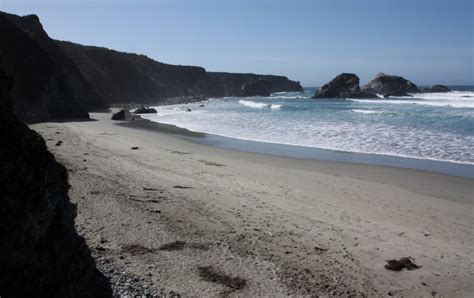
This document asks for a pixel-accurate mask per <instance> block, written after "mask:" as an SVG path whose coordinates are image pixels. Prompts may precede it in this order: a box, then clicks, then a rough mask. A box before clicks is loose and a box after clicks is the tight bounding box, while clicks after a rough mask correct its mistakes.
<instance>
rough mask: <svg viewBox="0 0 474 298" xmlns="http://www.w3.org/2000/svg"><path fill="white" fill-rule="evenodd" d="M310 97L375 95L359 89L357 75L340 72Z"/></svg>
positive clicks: (366, 96)
mask: <svg viewBox="0 0 474 298" xmlns="http://www.w3.org/2000/svg"><path fill="white" fill-rule="evenodd" d="M312 98H377V95H375V94H373V93H371V92H364V91H362V90H360V86H359V77H358V76H357V75H355V74H353V73H342V74H340V75H338V76H336V77H335V78H334V79H332V80H331V81H330V82H329V83H327V84H325V85H324V86H322V87H321V88H319V90H318V91H316V93H315V94H314V95H313V97H312Z"/></svg>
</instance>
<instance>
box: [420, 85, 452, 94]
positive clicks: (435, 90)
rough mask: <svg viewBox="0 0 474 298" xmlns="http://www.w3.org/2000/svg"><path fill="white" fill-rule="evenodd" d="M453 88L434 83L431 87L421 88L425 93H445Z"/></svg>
mask: <svg viewBox="0 0 474 298" xmlns="http://www.w3.org/2000/svg"><path fill="white" fill-rule="evenodd" d="M449 91H451V89H449V88H448V87H446V86H444V85H433V86H431V87H426V88H423V90H421V92H423V93H444V92H449Z"/></svg>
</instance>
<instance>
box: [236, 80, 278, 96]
mask: <svg viewBox="0 0 474 298" xmlns="http://www.w3.org/2000/svg"><path fill="white" fill-rule="evenodd" d="M271 91H272V83H271V82H270V81H267V80H263V79H260V80H257V81H255V82H251V83H246V84H243V85H242V96H270V93H271Z"/></svg>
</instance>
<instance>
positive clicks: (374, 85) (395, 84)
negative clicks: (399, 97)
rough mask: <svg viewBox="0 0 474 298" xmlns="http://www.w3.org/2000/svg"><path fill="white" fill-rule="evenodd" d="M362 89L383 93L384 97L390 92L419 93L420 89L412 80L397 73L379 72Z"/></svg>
mask: <svg viewBox="0 0 474 298" xmlns="http://www.w3.org/2000/svg"><path fill="white" fill-rule="evenodd" d="M362 90H363V91H365V92H371V93H375V94H381V95H382V96H383V97H387V96H389V94H407V93H418V92H420V89H418V87H417V86H416V85H415V84H414V83H413V82H411V81H409V80H407V79H405V78H403V77H400V76H395V75H388V74H385V73H379V74H377V75H376V76H375V78H374V79H373V80H372V81H370V82H368V83H367V84H366V85H364V87H362Z"/></svg>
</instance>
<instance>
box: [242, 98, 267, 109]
mask: <svg viewBox="0 0 474 298" xmlns="http://www.w3.org/2000/svg"><path fill="white" fill-rule="evenodd" d="M239 103H240V104H243V105H244V106H246V107H250V108H255V109H263V108H268V107H270V105H269V104H267V103H263V102H255V101H251V100H243V99H241V100H239Z"/></svg>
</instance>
